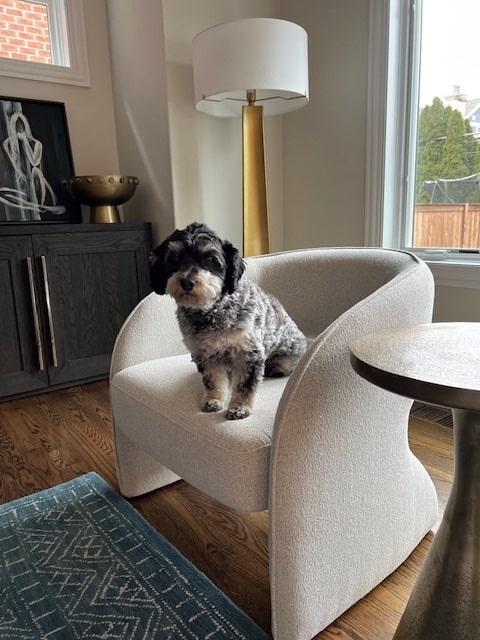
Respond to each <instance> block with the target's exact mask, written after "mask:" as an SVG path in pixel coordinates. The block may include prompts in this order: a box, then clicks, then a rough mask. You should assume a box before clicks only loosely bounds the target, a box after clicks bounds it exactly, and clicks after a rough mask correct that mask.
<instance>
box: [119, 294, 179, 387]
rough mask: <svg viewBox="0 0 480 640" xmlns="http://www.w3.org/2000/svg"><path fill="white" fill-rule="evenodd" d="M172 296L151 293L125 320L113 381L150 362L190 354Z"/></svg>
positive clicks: (120, 335)
mask: <svg viewBox="0 0 480 640" xmlns="http://www.w3.org/2000/svg"><path fill="white" fill-rule="evenodd" d="M175 310H176V304H175V302H174V301H173V300H172V299H171V297H170V296H166V295H165V296H160V295H158V294H156V293H150V294H149V295H148V296H146V297H145V298H144V299H143V300H141V301H140V302H139V303H138V305H137V306H136V307H135V309H134V310H133V311H132V312H131V314H130V315H129V316H128V318H127V319H126V320H125V322H124V324H123V326H122V328H121V329H120V332H119V334H118V336H117V339H116V341H115V345H114V348H113V353H112V360H111V365H110V378H112V377H113V376H114V375H115V374H116V373H117V372H118V371H121V370H122V369H125V368H126V367H130V366H132V365H134V364H139V363H140V362H146V361H147V360H155V359H157V358H165V357H167V356H174V355H179V354H182V353H186V352H187V350H186V348H185V345H184V343H183V340H182V335H181V333H180V329H179V327H178V322H177V318H176V315H175Z"/></svg>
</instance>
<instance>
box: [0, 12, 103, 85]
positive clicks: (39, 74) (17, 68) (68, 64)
mask: <svg viewBox="0 0 480 640" xmlns="http://www.w3.org/2000/svg"><path fill="white" fill-rule="evenodd" d="M41 3H42V4H45V5H46V6H47V8H48V16H49V25H50V29H51V31H50V36H51V39H52V55H53V61H54V64H44V63H41V62H26V61H24V60H14V59H10V58H1V57H0V76H7V77H11V78H26V79H28V80H42V81H45V82H59V83H62V84H73V85H80V86H85V87H87V86H90V73H89V67H88V56H87V43H86V37H85V22H84V17H83V3H82V0H41ZM53 50H54V51H53Z"/></svg>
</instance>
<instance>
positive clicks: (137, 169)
mask: <svg viewBox="0 0 480 640" xmlns="http://www.w3.org/2000/svg"><path fill="white" fill-rule="evenodd" d="M107 9H108V22H109V31H110V47H111V53H112V77H113V91H114V99H115V118H116V127H117V138H118V149H119V157H120V171H121V172H122V173H124V174H126V175H135V176H137V177H138V178H139V180H140V185H139V187H138V189H137V192H136V193H135V196H134V197H133V198H132V200H130V202H128V203H127V204H126V205H124V207H123V218H124V220H128V221H130V222H139V221H151V222H152V227H153V235H154V238H155V241H156V242H159V241H160V239H161V238H163V237H165V236H166V235H167V234H168V233H170V232H171V231H172V230H173V229H174V227H175V217H174V209H173V193H172V177H171V160H170V143H169V122H168V100H167V87H166V66H165V49H164V38H163V31H164V29H163V16H162V5H161V2H160V1H159V0H141V2H139V1H138V0H121V1H119V0H107Z"/></svg>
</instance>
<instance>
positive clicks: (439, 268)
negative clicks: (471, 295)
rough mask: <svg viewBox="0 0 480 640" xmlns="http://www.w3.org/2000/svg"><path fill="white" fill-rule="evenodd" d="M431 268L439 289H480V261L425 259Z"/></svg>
mask: <svg viewBox="0 0 480 640" xmlns="http://www.w3.org/2000/svg"><path fill="white" fill-rule="evenodd" d="M425 262H426V263H427V264H428V266H429V267H430V269H431V271H432V273H433V277H434V278H435V284H436V285H437V286H439V287H462V288H464V289H480V260H479V261H478V262H460V261H458V262H455V261H453V260H450V261H449V262H437V261H434V260H428V259H425Z"/></svg>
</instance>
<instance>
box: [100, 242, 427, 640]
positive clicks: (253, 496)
mask: <svg viewBox="0 0 480 640" xmlns="http://www.w3.org/2000/svg"><path fill="white" fill-rule="evenodd" d="M247 263H248V267H247V272H246V275H247V277H250V278H252V279H255V280H256V281H257V282H258V283H259V284H260V285H261V286H262V287H263V288H264V289H266V290H268V291H270V292H272V293H273V294H274V295H276V296H277V297H278V298H279V299H280V300H281V301H282V302H283V304H284V305H285V307H286V308H287V311H288V312H289V313H290V315H291V316H292V317H293V318H294V319H295V321H296V322H297V324H298V325H299V326H300V328H301V329H302V330H303V331H304V332H305V334H306V335H307V336H308V337H309V339H310V340H311V344H310V346H309V349H308V351H307V353H306V354H305V356H304V357H303V359H302V360H301V361H300V363H299V365H298V366H297V368H296V369H295V371H294V372H293V373H292V375H291V376H290V377H289V378H288V379H265V380H264V381H263V383H262V384H261V386H260V389H259V391H258V394H257V399H256V403H255V407H254V411H253V414H252V415H251V416H250V417H249V418H247V419H245V420H238V421H227V420H225V418H224V412H222V413H219V414H203V413H201V412H200V411H199V401H200V397H201V393H202V386H201V379H200V376H199V374H198V373H197V372H196V369H195V367H194V365H193V364H192V363H191V361H190V357H189V355H188V354H186V350H185V347H184V345H183V343H182V339H181V335H180V332H179V329H178V327H177V324H176V318H175V307H174V303H173V302H172V300H171V299H170V298H169V297H167V296H158V295H156V294H150V295H149V296H147V297H146V298H145V299H144V300H143V301H142V302H140V304H139V305H138V306H137V308H136V309H135V310H134V311H133V313H132V314H131V315H130V317H129V318H128V320H127V321H126V323H125V325H124V327H123V328H122V330H121V332H120V334H119V336H118V339H117V342H116V346H115V350H114V354H113V359H112V367H111V387H110V388H111V402H112V410H113V418H114V438H115V449H116V459H117V470H118V478H119V482H120V488H121V491H122V492H123V493H124V494H125V495H126V496H134V495H139V494H142V493H146V492H148V491H152V490H153V489H156V488H158V487H162V486H164V485H167V484H169V483H171V482H174V481H175V480H177V479H178V478H179V477H181V478H184V479H185V480H186V481H187V482H190V483H191V484H192V485H194V486H196V487H197V488H199V489H201V490H202V491H204V492H206V493H207V494H209V495H210V496H212V497H214V498H216V499H217V500H220V501H221V502H223V503H225V504H227V505H229V506H231V507H234V508H237V509H240V510H246V511H260V510H263V509H266V508H268V509H269V562H270V582H271V604H272V631H273V636H274V638H275V639H276V640H308V639H310V638H312V637H313V636H314V635H316V634H317V633H318V632H319V631H320V630H322V629H323V628H324V627H326V626H327V625H328V624H329V623H330V622H332V621H333V620H334V619H335V618H337V617H338V616H339V615H340V614H341V613H342V612H344V611H345V610H346V609H347V608H348V607H350V606H351V605H352V604H354V603H355V602H356V601H358V600H359V599H360V598H362V596H364V595H365V594H366V593H367V592H368V591H370V590H371V589H372V588H373V587H375V586H376V585H377V584H378V583H380V582H381V581H382V580H383V579H384V578H385V577H386V576H387V575H389V574H390V573H391V572H392V571H393V570H394V569H395V568H396V567H398V565H400V564H401V563H402V562H403V561H404V560H405V559H406V557H407V556H408V555H409V554H410V552H411V551H412V550H413V549H414V547H415V546H416V545H417V544H418V543H419V542H420V540H421V539H422V537H423V536H424V535H425V534H426V533H427V532H428V531H429V529H430V528H431V526H432V525H433V524H434V522H435V519H436V514H437V497H436V492H435V489H434V486H433V484H432V482H431V480H430V478H429V476H428V474H427V472H426V471H425V469H424V467H423V466H422V465H421V464H420V462H419V461H418V460H417V459H416V458H415V457H414V455H413V454H412V453H411V451H410V449H409V446H408V439H407V424H408V416H409V410H410V406H411V401H409V400H408V399H405V398H401V397H399V396H394V395H393V394H390V393H388V392H385V391H382V390H381V389H378V388H377V387H375V386H374V385H372V384H370V383H368V382H366V381H365V380H363V379H362V378H361V377H360V376H358V375H357V374H356V373H355V372H354V371H353V369H352V368H351V366H350V362H349V345H350V344H351V342H352V341H353V340H354V339H355V338H356V337H357V336H360V335H362V334H365V333H369V332H371V331H374V330H376V329H382V328H386V327H394V326H398V325H405V324H413V323H422V322H430V320H431V313H432V305H433V290H434V287H433V280H432V276H431V273H430V271H429V269H428V267H427V266H426V265H425V264H424V263H422V262H421V261H419V260H418V259H417V258H416V257H414V256H413V255H411V254H409V253H405V252H400V251H391V250H384V249H312V250H300V251H292V252H284V253H278V254H273V255H269V256H260V257H256V258H249V259H248V260H247Z"/></svg>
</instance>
